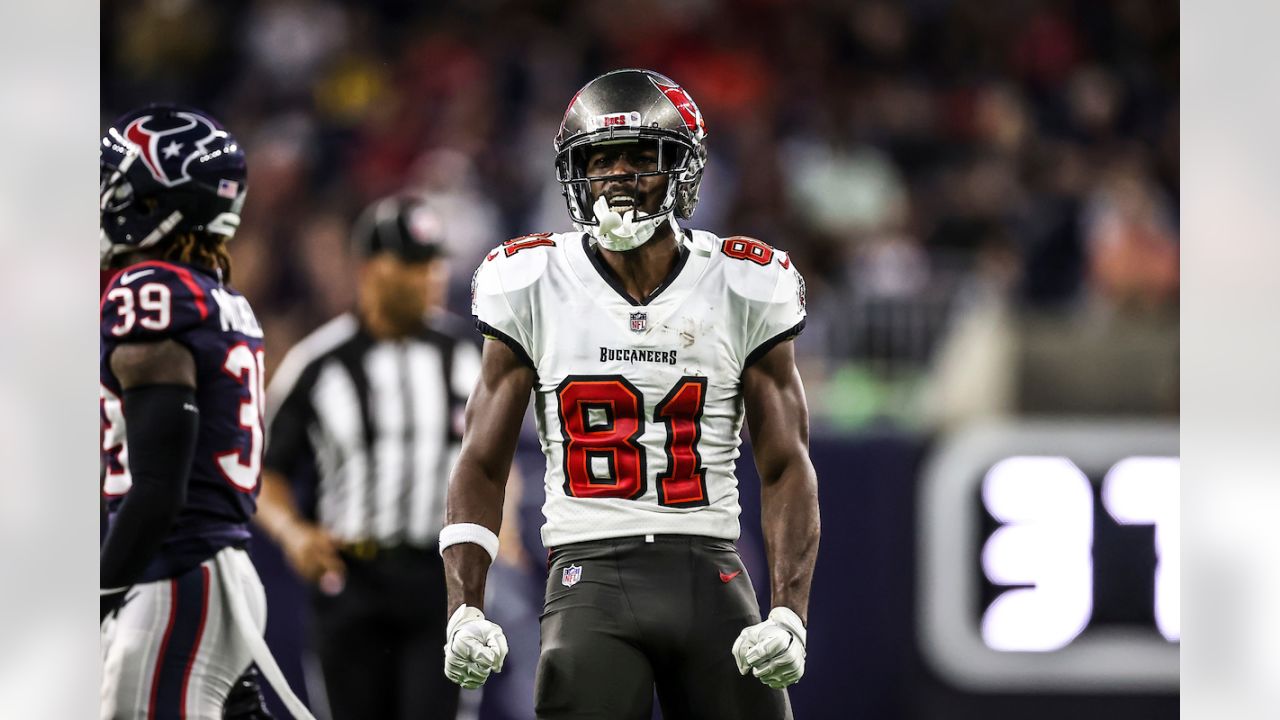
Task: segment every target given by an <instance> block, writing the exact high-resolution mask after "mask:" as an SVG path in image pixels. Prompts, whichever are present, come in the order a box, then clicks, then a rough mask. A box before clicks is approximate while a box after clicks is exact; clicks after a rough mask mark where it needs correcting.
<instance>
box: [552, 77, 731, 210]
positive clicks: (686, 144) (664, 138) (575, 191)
mask: <svg viewBox="0 0 1280 720" xmlns="http://www.w3.org/2000/svg"><path fill="white" fill-rule="evenodd" d="M706 137H707V128H706V125H705V124H704V123H703V121H702V113H701V112H699V111H698V106H697V105H695V104H694V102H693V98H691V97H689V94H688V93H687V92H685V91H684V89H683V88H681V87H680V86H679V85H677V84H676V83H675V82H674V81H672V80H671V78H668V77H666V76H665V75H660V74H658V73H656V72H653V71H652V70H615V71H613V72H610V73H606V74H604V75H601V76H600V77H598V78H596V79H595V80H592V81H591V82H589V83H587V84H586V85H585V86H583V88H582V89H581V90H579V91H578V94H577V95H574V96H573V100H572V101H570V103H569V108H568V109H567V110H566V111H565V113H564V120H563V121H562V122H561V123H560V132H559V133H557V134H556V139H555V148H556V180H558V181H559V182H560V185H561V187H563V188H564V196H565V200H566V202H567V203H568V205H569V216H570V218H571V219H572V220H573V222H575V223H577V224H578V225H581V226H590V225H597V224H599V221H598V220H597V218H596V217H595V212H594V210H593V209H592V202H591V189H590V182H589V181H588V179H587V176H586V157H587V155H588V154H589V148H590V147H591V146H592V145H595V144H597V143H604V142H618V141H626V140H654V141H656V142H657V146H658V170H656V171H654V172H645V173H637V174H636V177H637V178H639V177H640V176H643V175H667V176H668V177H669V178H670V179H671V182H670V183H669V184H668V186H667V196H666V198H665V199H664V200H663V202H662V207H661V208H660V209H659V210H658V211H657V212H655V213H653V214H651V215H644V216H640V217H638V218H635V219H636V220H637V221H642V220H647V219H652V218H657V217H663V216H666V215H667V214H668V213H672V212H674V213H675V216H676V217H677V218H681V219H683V218H688V217H691V216H692V215H693V210H694V208H695V207H697V205H698V184H699V183H700V182H701V181H702V169H703V166H704V165H705V164H706V161H707V148H706V145H705V144H704V141H705V139H706Z"/></svg>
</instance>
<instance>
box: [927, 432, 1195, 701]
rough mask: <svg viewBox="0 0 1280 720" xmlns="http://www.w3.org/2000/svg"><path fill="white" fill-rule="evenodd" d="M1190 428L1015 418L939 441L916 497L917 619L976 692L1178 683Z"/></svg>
mask: <svg viewBox="0 0 1280 720" xmlns="http://www.w3.org/2000/svg"><path fill="white" fill-rule="evenodd" d="M1178 474H1179V460H1178V429H1177V426H1176V425H1175V424H1155V423H1147V422H1133V423H1126V422H1099V421H1091V422H1087V423H1063V422H1051V421H1043V422H1026V421H1022V422H1018V423H1010V424H999V425H988V426H983V427H979V428H975V429H972V430H969V431H966V432H963V433H960V434H957V435H954V436H950V437H948V438H946V439H945V440H943V441H942V443H941V444H940V445H939V447H938V448H937V450H936V451H935V452H934V453H933V454H932V456H931V458H930V459H929V461H928V462H927V463H926V466H925V467H924V471H923V475H922V480H923V484H922V486H921V488H920V495H919V497H918V502H919V506H918V515H917V521H918V522H917V524H916V527H917V540H918V548H917V549H918V565H917V568H918V577H917V590H918V592H917V597H918V607H917V611H918V612H917V630H918V637H919V638H920V650H921V653H922V655H923V657H924V658H925V660H926V661H927V662H928V664H929V665H930V667H931V668H932V669H933V671H934V672H936V673H937V674H938V676H939V677H940V678H941V679H943V680H944V681H945V682H947V683H948V684H950V685H953V686H955V687H957V688H960V689H963V690H966V691H970V692H978V693H1036V694H1038V693H1048V694H1067V695H1069V694H1075V693H1081V694H1084V693H1087V694H1126V693H1133V694H1141V693H1170V692H1172V693H1176V692H1177V688H1178V659H1179V657H1178V656H1179V644H1178V643H1179V637H1180V621H1179V618H1180V612H1179V595H1178V584H1179V568H1180V561H1179V552H1178V522H1179V506H1178V505H1179V504H1178Z"/></svg>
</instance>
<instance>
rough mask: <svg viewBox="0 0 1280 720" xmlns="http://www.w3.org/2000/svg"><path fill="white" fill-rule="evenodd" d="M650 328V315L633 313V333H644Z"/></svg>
mask: <svg viewBox="0 0 1280 720" xmlns="http://www.w3.org/2000/svg"><path fill="white" fill-rule="evenodd" d="M648 326H649V313H642V312H634V313H631V332H638V333H639V332H644V329H645V328H646V327H648Z"/></svg>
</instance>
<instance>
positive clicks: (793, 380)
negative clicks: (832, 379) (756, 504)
mask: <svg viewBox="0 0 1280 720" xmlns="http://www.w3.org/2000/svg"><path fill="white" fill-rule="evenodd" d="M742 392H743V399H744V402H745V406H746V412H747V424H748V426H749V428H750V431H751V447H752V450H753V452H754V453H755V461H756V469H757V470H758V471H759V473H760V485H761V499H760V506H761V517H762V518H763V520H762V525H763V528H764V539H765V551H766V552H767V554H768V557H769V577H770V586H771V589H772V598H773V601H772V605H773V607H786V608H789V609H790V610H791V611H793V612H794V613H795V614H796V615H798V616H800V619H801V620H803V621H804V622H806V623H807V622H808V613H809V586H810V583H811V581H812V580H813V566H814V562H815V561H816V560H817V557H818V537H819V534H820V521H819V518H818V478H817V474H816V473H815V472H814V469H813V463H812V462H810V460H809V409H808V406H807V405H806V403H805V396H804V386H803V385H802V384H801V382H800V373H799V372H798V371H797V370H796V365H795V349H794V344H793V343H790V342H783V343H779V344H778V346H777V347H775V348H773V349H772V350H770V351H769V352H768V353H766V354H765V355H764V357H762V358H761V359H760V360H759V361H758V362H756V363H755V364H754V365H752V366H751V367H749V368H747V370H746V372H744V373H743V376H742Z"/></svg>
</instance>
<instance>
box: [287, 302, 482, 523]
mask: <svg viewBox="0 0 1280 720" xmlns="http://www.w3.org/2000/svg"><path fill="white" fill-rule="evenodd" d="M470 335H471V333H470V332H469V329H468V328H467V326H466V325H465V324H464V323H463V322H462V321H461V320H456V321H454V320H453V319H452V318H444V319H441V320H439V321H432V322H430V323H427V324H424V325H423V327H422V329H421V331H420V332H418V333H415V334H414V335H413V336H411V337H407V338H402V339H399V340H377V339H375V338H374V337H372V336H371V335H370V334H369V333H368V331H367V330H366V329H365V328H364V327H362V326H361V324H360V322H359V320H358V319H357V318H356V316H355V315H353V314H351V313H347V314H344V315H340V316H338V317H337V318H334V319H333V320H331V321H329V322H328V323H326V324H325V325H323V326H321V327H320V328H318V329H317V330H316V331H315V332H313V333H311V334H310V335H308V336H307V337H306V338H304V339H303V340H302V341H300V342H299V343H298V344H297V345H295V346H294V347H293V349H292V350H290V351H289V353H288V355H286V356H285V358H284V360H283V361H282V362H281V364H280V367H279V369H278V370H277V371H276V373H275V376H274V377H273V378H272V381H271V385H270V387H268V388H267V408H266V411H267V427H268V442H267V449H266V453H265V455H264V457H263V464H264V466H265V467H266V468H268V469H271V470H275V471H277V472H280V473H282V474H284V475H285V476H287V477H293V478H297V477H303V476H306V475H308V474H309V473H307V472H306V470H308V467H307V464H308V463H310V464H312V465H313V466H314V471H315V472H314V476H315V477H316V478H317V479H318V482H317V483H316V487H315V493H314V497H315V505H314V517H315V519H316V521H317V522H318V523H319V524H320V525H321V526H323V527H324V528H326V529H327V530H329V532H331V533H333V534H334V535H335V536H336V537H337V538H338V539H340V540H342V541H345V542H359V541H365V540H373V541H376V542H378V543H380V544H383V545H393V544H397V543H407V544H410V545H416V546H421V547H426V546H429V545H431V544H432V543H433V542H434V541H435V538H436V535H437V534H438V533H439V531H440V528H441V527H442V526H443V524H444V513H445V507H444V498H445V490H446V488H447V486H448V482H449V473H450V471H451V470H452V469H453V463H454V461H455V460H456V459H457V455H458V450H459V447H460V442H461V438H462V415H463V410H464V407H465V405H466V401H467V395H468V394H469V393H470V392H471V389H472V387H474V385H475V382H476V380H477V378H478V377H479V373H480V351H479V349H478V347H477V346H476V345H475V344H474V343H473V341H472V339H471V337H470ZM300 494H301V495H305V494H306V493H300Z"/></svg>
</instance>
